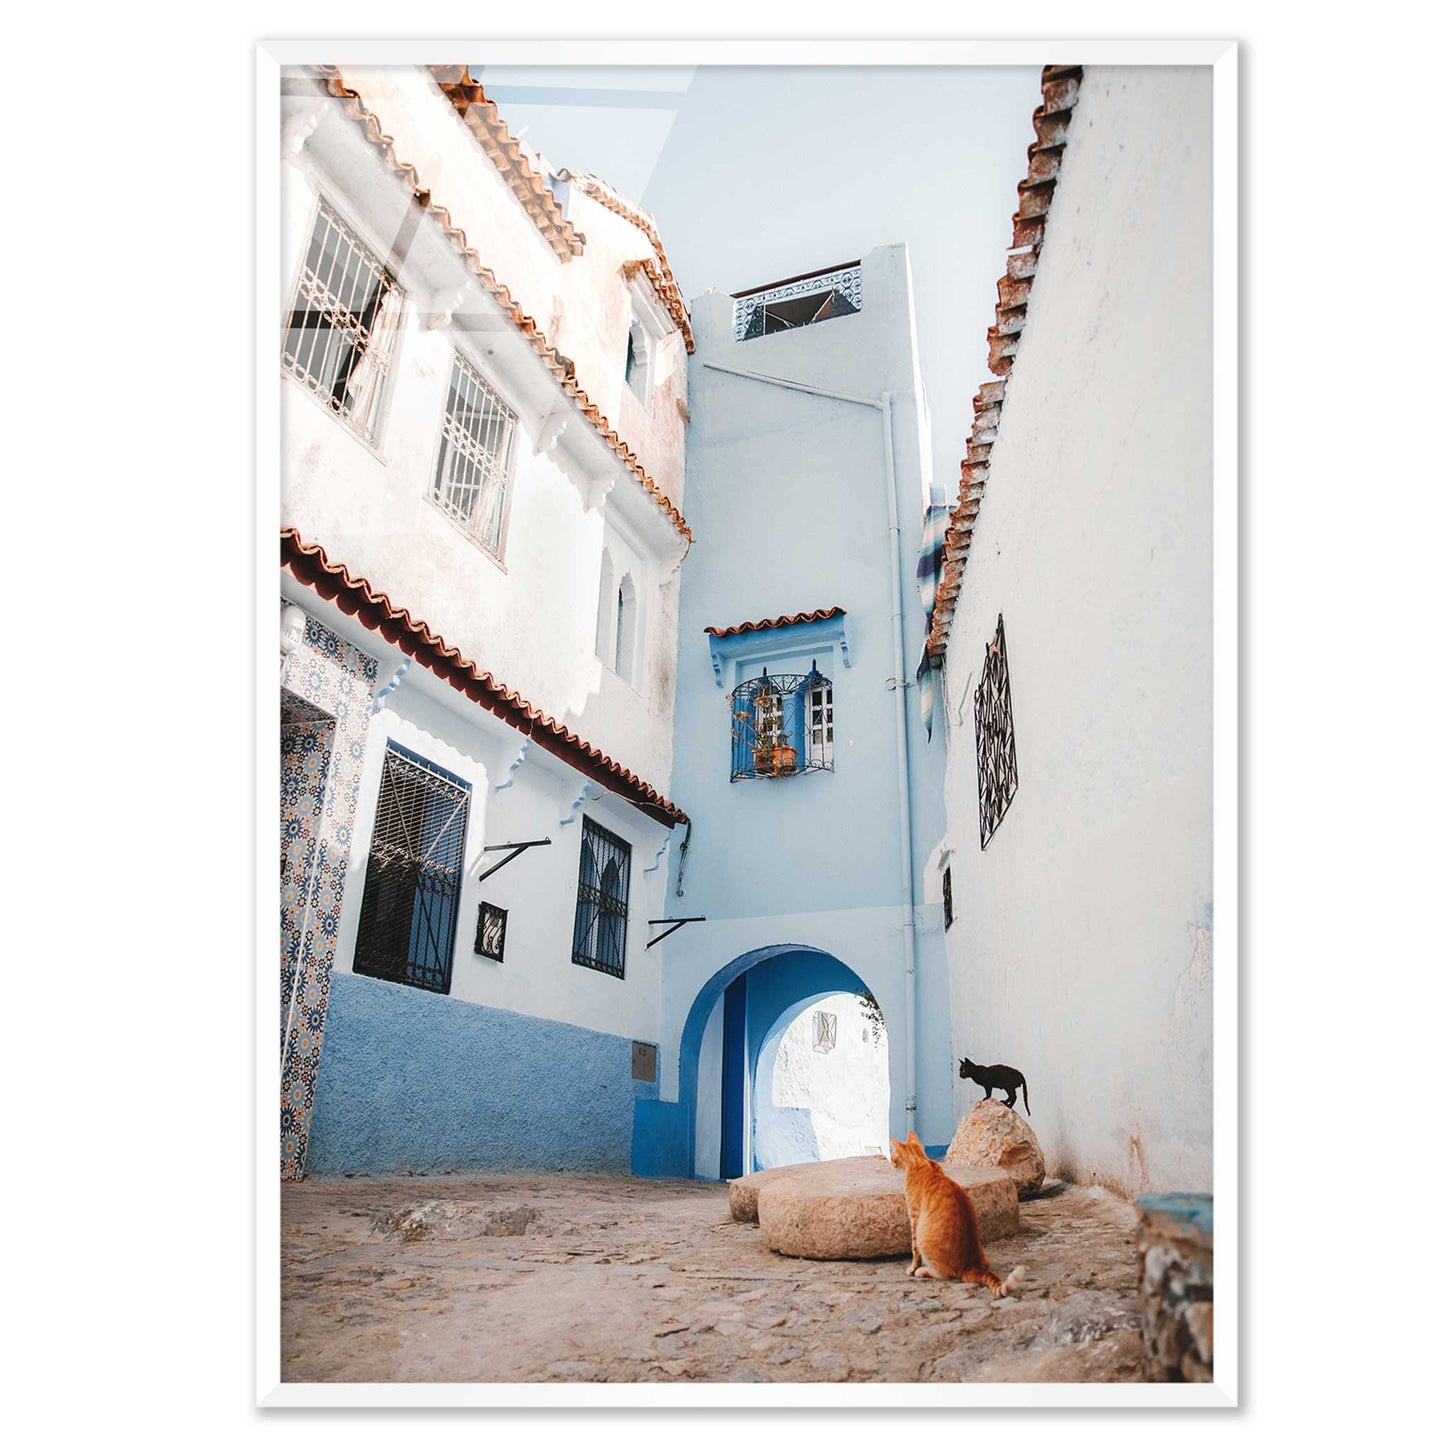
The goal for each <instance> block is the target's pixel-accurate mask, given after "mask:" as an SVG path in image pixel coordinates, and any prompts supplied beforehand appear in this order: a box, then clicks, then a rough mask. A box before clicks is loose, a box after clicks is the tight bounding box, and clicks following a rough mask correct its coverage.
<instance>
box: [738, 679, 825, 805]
mask: <svg viewBox="0 0 1445 1445" xmlns="http://www.w3.org/2000/svg"><path fill="white" fill-rule="evenodd" d="M728 703H729V705H730V706H731V708H732V771H731V774H730V776H729V779H728V781H729V782H734V783H735V782H737V780H738V779H739V778H787V777H792V776H794V775H796V774H798V773H816V772H832V771H833V682H832V679H831V678H827V677H824V676H823V675H822V673H820V672H819V671H818V669H817V667H816V666H815V667H814V668H813V670H812V671H811V672H808V673H804V674H802V675H798V674H796V673H778V674H776V675H773V676H769V674H768V670H767V668H764V669H763V673H762V676H761V677H750V678H748V680H747V681H746V682H740V683H739V684H738V685H737V686H736V687H735V688H734V689H733V690H732V691H731V692H730V693H729V694H728Z"/></svg>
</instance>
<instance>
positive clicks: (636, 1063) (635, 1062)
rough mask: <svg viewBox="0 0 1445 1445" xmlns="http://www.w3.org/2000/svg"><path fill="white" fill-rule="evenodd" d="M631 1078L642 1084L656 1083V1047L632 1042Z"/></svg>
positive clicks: (634, 1040)
mask: <svg viewBox="0 0 1445 1445" xmlns="http://www.w3.org/2000/svg"><path fill="white" fill-rule="evenodd" d="M632 1077H633V1078H634V1079H640V1080H641V1081H642V1082H643V1083H644V1084H655V1083H656V1082H657V1045H656V1044H641V1043H638V1041H637V1040H636V1039H633V1041H632Z"/></svg>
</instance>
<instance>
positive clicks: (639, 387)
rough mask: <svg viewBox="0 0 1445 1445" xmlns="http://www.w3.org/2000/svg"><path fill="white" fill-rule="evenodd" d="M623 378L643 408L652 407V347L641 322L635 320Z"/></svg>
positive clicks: (629, 332) (628, 344)
mask: <svg viewBox="0 0 1445 1445" xmlns="http://www.w3.org/2000/svg"><path fill="white" fill-rule="evenodd" d="M622 375H623V378H624V379H625V380H626V382H627V387H628V390H629V391H631V392H632V394H633V396H635V397H636V398H637V399H638V401H640V402H641V403H642V404H643V406H645V407H648V408H651V406H652V345H651V342H650V341H649V340H648V336H647V331H646V329H645V328H644V326H643V324H642V322H641V321H639V320H637V318H636V317H634V318H633V321H632V325H631V326H630V327H629V328H628V331H627V362H626V365H625V366H624V367H623V372H622Z"/></svg>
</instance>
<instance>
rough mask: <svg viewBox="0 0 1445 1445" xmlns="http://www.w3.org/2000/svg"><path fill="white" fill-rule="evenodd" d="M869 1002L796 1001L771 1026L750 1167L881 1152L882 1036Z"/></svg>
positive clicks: (758, 1078)
mask: <svg viewBox="0 0 1445 1445" xmlns="http://www.w3.org/2000/svg"><path fill="white" fill-rule="evenodd" d="M870 1001H871V995H869V996H867V999H866V1000H865V997H864V996H862V995H859V994H857V993H854V992H851V991H842V992H833V993H824V994H815V995H813V996H811V997H809V998H806V999H802V1000H800V1001H799V1003H797V1004H796V1005H795V1006H794V1007H792V1008H791V1009H789V1010H787V1011H786V1012H784V1013H783V1014H781V1015H779V1017H778V1018H777V1019H776V1020H775V1021H774V1022H773V1025H772V1027H771V1028H770V1029H769V1030H768V1032H767V1034H766V1036H765V1037H764V1039H763V1044H762V1047H761V1049H760V1050H759V1051H758V1062H757V1068H756V1070H755V1071H754V1074H753V1106H752V1164H753V1167H754V1168H757V1169H774V1168H777V1167H778V1166H780V1165H783V1164H806V1163H811V1162H812V1161H814V1160H819V1159H847V1158H851V1157H853V1156H854V1155H858V1154H880V1155H881V1154H886V1153H887V1151H888V1031H887V1029H886V1028H885V1027H884V1025H883V1017H882V1012H881V1010H879V1009H878V1007H877V1004H876V1002H871V1006H870Z"/></svg>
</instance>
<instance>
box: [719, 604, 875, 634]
mask: <svg viewBox="0 0 1445 1445" xmlns="http://www.w3.org/2000/svg"><path fill="white" fill-rule="evenodd" d="M847 615H848V614H847V612H846V611H845V609H843V608H842V607H820V608H819V609H818V610H817V611H816V612H794V613H791V614H790V615H789V616H787V617H769V618H768V619H767V620H766V621H764V622H739V623H738V624H737V625H736V626H734V627H704V628H703V631H704V632H706V633H707V635H708V636H709V637H735V636H737V635H738V634H739V633H742V632H763V631H766V630H767V629H768V628H769V627H791V626H792V625H793V624H794V623H796V622H823V621H826V620H827V619H828V618H829V617H846V616H847Z"/></svg>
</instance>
